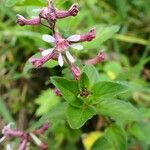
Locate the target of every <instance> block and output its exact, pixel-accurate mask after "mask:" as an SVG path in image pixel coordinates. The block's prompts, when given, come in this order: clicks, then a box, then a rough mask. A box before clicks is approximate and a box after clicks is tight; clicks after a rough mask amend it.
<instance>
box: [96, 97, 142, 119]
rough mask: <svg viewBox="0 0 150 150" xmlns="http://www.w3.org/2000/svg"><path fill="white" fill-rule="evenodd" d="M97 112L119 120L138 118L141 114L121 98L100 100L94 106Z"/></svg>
mask: <svg viewBox="0 0 150 150" xmlns="http://www.w3.org/2000/svg"><path fill="white" fill-rule="evenodd" d="M96 109H97V113H99V114H101V115H104V116H110V117H112V118H114V119H120V120H125V121H126V120H139V119H141V117H142V116H141V114H140V112H139V111H138V109H137V108H135V107H134V106H133V105H132V104H131V103H129V102H125V101H122V100H113V99H107V100H101V101H99V104H98V105H97V106H96Z"/></svg>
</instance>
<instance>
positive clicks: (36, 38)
mask: <svg viewBox="0 0 150 150" xmlns="http://www.w3.org/2000/svg"><path fill="white" fill-rule="evenodd" d="M74 2H77V3H79V6H80V11H79V14H78V15H77V16H76V17H69V18H66V19H63V20H59V21H58V27H59V30H60V31H61V32H62V34H63V36H64V37H68V36H69V35H72V34H75V33H85V32H87V31H88V30H89V29H90V28H91V27H96V30H97V40H95V41H94V42H93V43H92V42H91V43H85V44H84V47H85V49H84V50H83V51H81V52H76V51H73V53H74V55H75V56H76V57H78V58H80V59H87V58H92V57H94V56H95V55H96V53H97V52H99V50H100V49H105V52H106V54H107V58H106V61H105V62H104V63H103V64H98V65H97V66H96V67H97V69H98V70H99V72H100V75H101V78H102V80H123V81H130V83H131V93H128V95H125V97H124V98H123V99H125V100H129V101H131V102H132V103H133V104H134V105H136V106H137V107H139V108H140V109H141V110H142V111H143V112H144V114H145V116H146V118H147V120H149V119H150V110H149V109H148V108H149V106H150V85H149V80H150V67H149V65H150V62H149V60H150V57H149V56H150V0H54V3H55V5H56V7H57V8H59V9H67V8H69V7H70V5H72V3H74ZM46 5H47V2H46V1H45V0H0V129H1V128H2V127H3V125H4V124H5V123H7V122H10V121H12V120H13V121H15V122H16V123H17V125H18V127H19V128H20V129H29V128H30V127H31V125H33V123H36V121H38V119H39V118H40V116H42V115H43V114H45V113H46V112H48V110H50V109H51V108H53V107H54V106H56V104H58V103H59V102H60V99H59V98H57V97H56V96H55V95H53V93H52V91H51V90H50V89H49V87H52V85H51V84H50V82H49V77H50V76H53V75H64V76H66V75H67V73H66V72H67V70H63V71H62V68H60V67H57V66H56V67H54V68H51V67H52V66H51V65H50V66H49V67H48V68H46V67H45V68H41V69H33V70H30V71H29V72H28V73H27V72H26V71H24V66H25V63H26V61H27V60H28V59H29V58H30V57H31V56H32V55H33V54H35V53H36V52H37V51H38V48H39V47H42V48H47V47H49V45H48V44H47V43H45V42H44V41H42V40H41V37H42V35H43V34H45V33H46V34H48V33H51V32H50V31H49V30H48V29H47V28H45V27H44V26H34V27H33V26H32V27H31V26H24V27H20V26H19V25H17V24H16V14H21V15H23V16H25V17H26V18H31V16H35V15H37V14H36V13H34V12H33V11H32V9H33V8H40V7H43V6H46ZM117 30H118V32H117V33H116V34H114V35H113V33H114V32H115V31H117ZM107 39H108V40H107ZM49 92H50V93H51V96H49ZM41 95H42V96H41ZM53 99H54V100H53ZM60 113H61V111H60ZM55 117H56V116H55ZM57 118H59V119H57V121H55V124H53V125H52V128H51V129H50V131H49V132H48V133H47V134H48V135H49V133H51V134H50V137H51V138H49V141H50V142H49V143H50V144H52V145H53V147H52V149H53V150H54V149H65V150H66V149H68V150H69V149H70V147H72V148H71V150H74V149H77V147H78V145H79V147H81V145H82V144H81V143H80V142H81V141H83V140H81V139H80V136H79V135H80V132H87V133H88V132H90V131H94V130H95V125H93V122H95V120H94V119H93V120H91V121H89V123H87V125H86V126H85V127H84V128H83V129H82V131H81V130H77V131H76V130H75V131H74V130H72V129H70V128H69V127H68V125H66V123H65V121H64V120H63V113H62V114H57ZM48 119H50V120H53V116H51V117H49V118H48ZM143 124H144V126H146V127H147V128H148V130H149V129H150V125H149V122H147V123H145V122H142V123H139V124H136V125H135V126H133V128H131V130H130V131H129V135H130V136H131V139H130V144H129V149H131V150H144V149H145V150H148V145H149V144H150V135H149V134H148V133H147V131H148V130H146V131H145V132H144V131H143V130H142V126H143ZM60 125H61V128H59V127H60ZM37 126H38V125H37ZM147 128H146V129H147ZM149 131H150V130H149ZM71 134H73V135H74V136H72V138H70V136H71ZM141 134H142V135H141ZM147 134H148V135H147ZM78 149H79V148H78ZM80 149H83V148H80ZM87 150H88V148H87Z"/></svg>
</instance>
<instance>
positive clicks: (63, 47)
mask: <svg viewBox="0 0 150 150" xmlns="http://www.w3.org/2000/svg"><path fill="white" fill-rule="evenodd" d="M42 39H43V40H44V41H46V42H48V43H52V44H54V48H50V49H46V50H44V51H42V52H41V55H42V56H46V55H48V54H50V53H52V52H53V51H54V50H56V51H57V52H58V63H59V65H60V66H61V67H62V66H63V64H64V60H63V56H62V53H63V54H65V55H66V57H67V59H68V60H69V61H70V62H71V63H74V62H75V59H74V58H73V56H72V55H71V54H70V52H69V51H68V48H70V47H72V48H74V49H77V50H81V49H83V46H82V45H80V44H72V43H73V42H79V41H80V35H77V34H76V35H72V36H70V37H68V38H67V39H63V38H62V37H61V36H60V34H59V33H57V34H56V35H55V38H54V37H53V36H51V35H47V34H44V35H43V36H42Z"/></svg>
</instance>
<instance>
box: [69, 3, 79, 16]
mask: <svg viewBox="0 0 150 150" xmlns="http://www.w3.org/2000/svg"><path fill="white" fill-rule="evenodd" d="M78 12H79V6H78V4H77V3H75V4H73V5H72V6H71V7H70V9H69V14H70V16H76V15H77V13H78Z"/></svg>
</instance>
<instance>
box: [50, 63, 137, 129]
mask: <svg viewBox="0 0 150 150" xmlns="http://www.w3.org/2000/svg"><path fill="white" fill-rule="evenodd" d="M51 82H52V83H53V84H54V85H55V86H56V88H58V89H59V90H60V92H61V94H62V96H63V98H64V99H65V100H66V101H67V103H68V108H67V119H68V122H69V124H70V126H71V127H72V128H80V127H81V126H83V125H84V123H85V122H86V121H87V120H89V119H90V118H92V116H93V115H95V114H103V115H106V116H111V117H113V118H115V119H116V118H122V117H124V119H126V118H127V117H128V115H129V113H133V114H132V115H131V118H132V119H133V118H137V115H136V112H137V111H136V109H135V108H134V107H133V106H132V105H131V104H129V103H126V102H123V101H120V100H113V99H112V98H113V97H115V96H116V95H118V94H120V93H122V92H124V91H125V90H126V86H124V85H123V84H122V83H117V82H110V81H100V76H99V74H98V72H97V71H96V69H95V68H94V67H93V66H89V65H87V66H85V67H84V68H83V70H82V74H81V78H80V80H79V81H74V80H68V79H66V78H63V77H52V78H51ZM84 90H87V92H89V95H84V96H85V97H82V95H81V93H82V92H85V91H84ZM84 94H85V93H84ZM110 99H111V100H110ZM126 110H127V111H126ZM132 110H133V111H132ZM137 114H138V113H137Z"/></svg>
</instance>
